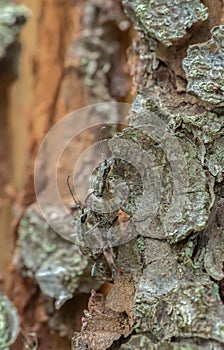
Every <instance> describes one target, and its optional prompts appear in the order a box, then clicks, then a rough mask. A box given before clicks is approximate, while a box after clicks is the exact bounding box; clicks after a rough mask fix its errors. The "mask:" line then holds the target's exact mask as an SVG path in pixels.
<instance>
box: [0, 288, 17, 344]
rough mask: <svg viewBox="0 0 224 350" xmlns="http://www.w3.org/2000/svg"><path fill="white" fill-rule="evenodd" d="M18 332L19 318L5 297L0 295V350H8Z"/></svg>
mask: <svg viewBox="0 0 224 350" xmlns="http://www.w3.org/2000/svg"><path fill="white" fill-rule="evenodd" d="M19 331H20V328H19V318H18V315H17V311H16V309H15V307H14V305H13V304H12V303H11V302H10V301H9V299H8V298H7V297H6V296H5V295H0V350H3V349H4V350H7V349H9V346H10V345H12V344H13V343H14V342H15V340H16V338H17V335H18V333H19Z"/></svg>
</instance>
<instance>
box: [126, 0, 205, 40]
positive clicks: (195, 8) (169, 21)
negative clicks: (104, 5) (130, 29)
mask: <svg viewBox="0 0 224 350" xmlns="http://www.w3.org/2000/svg"><path fill="white" fill-rule="evenodd" d="M122 3H123V6H124V9H125V11H126V12H127V14H128V15H129V17H130V18H131V19H132V20H133V21H134V23H136V24H138V26H140V27H141V29H142V30H143V31H144V33H145V34H147V35H150V36H152V37H153V38H156V39H157V40H158V41H160V42H162V43H163V44H164V45H166V46H170V45H172V44H173V43H175V41H178V40H179V39H181V38H183V37H184V36H185V35H186V31H187V29H188V28H190V27H191V26H192V25H193V24H194V23H196V22H199V21H204V20H206V19H207V17H208V12H207V8H206V7H205V6H204V5H203V4H202V3H201V2H200V1H198V0H188V1H184V0H178V1H172V0H171V1H164V0H162V1H161V0H160V1H155V0H150V1H146V0H144V1H141V0H131V1H130V0H122Z"/></svg>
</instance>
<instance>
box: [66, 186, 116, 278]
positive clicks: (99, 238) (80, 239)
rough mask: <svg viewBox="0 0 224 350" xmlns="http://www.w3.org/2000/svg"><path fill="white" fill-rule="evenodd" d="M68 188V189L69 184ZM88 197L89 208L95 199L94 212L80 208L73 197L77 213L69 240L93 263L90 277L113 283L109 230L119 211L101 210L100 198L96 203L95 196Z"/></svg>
mask: <svg viewBox="0 0 224 350" xmlns="http://www.w3.org/2000/svg"><path fill="white" fill-rule="evenodd" d="M68 186H69V189H70V185H69V183H68ZM70 192H71V190H70ZM71 193H72V192H71ZM72 196H73V194H72ZM88 197H89V200H90V197H91V201H90V202H91V203H90V206H93V199H95V209H94V210H93V209H91V207H88V206H86V207H81V206H80V205H79V204H78V203H77V201H76V199H75V198H74V196H73V199H74V201H75V203H76V206H77V208H78V213H77V215H76V216H75V217H74V219H73V225H74V231H75V233H74V234H72V235H71V239H72V240H73V241H74V242H75V243H77V244H78V245H79V246H80V250H81V252H82V253H83V255H85V256H87V257H88V258H89V260H90V261H91V262H93V263H94V265H93V268H92V272H91V276H92V277H93V278H95V279H98V280H102V281H108V282H113V276H114V273H115V264H114V261H115V260H114V253H113V250H112V247H111V245H110V230H111V227H113V225H114V224H115V222H116V221H117V218H118V215H119V211H118V210H114V211H111V208H109V207H108V206H107V209H106V208H104V209H103V204H104V203H103V201H102V198H100V201H98V199H97V197H96V196H88ZM88 197H87V198H88ZM108 211H109V212H108Z"/></svg>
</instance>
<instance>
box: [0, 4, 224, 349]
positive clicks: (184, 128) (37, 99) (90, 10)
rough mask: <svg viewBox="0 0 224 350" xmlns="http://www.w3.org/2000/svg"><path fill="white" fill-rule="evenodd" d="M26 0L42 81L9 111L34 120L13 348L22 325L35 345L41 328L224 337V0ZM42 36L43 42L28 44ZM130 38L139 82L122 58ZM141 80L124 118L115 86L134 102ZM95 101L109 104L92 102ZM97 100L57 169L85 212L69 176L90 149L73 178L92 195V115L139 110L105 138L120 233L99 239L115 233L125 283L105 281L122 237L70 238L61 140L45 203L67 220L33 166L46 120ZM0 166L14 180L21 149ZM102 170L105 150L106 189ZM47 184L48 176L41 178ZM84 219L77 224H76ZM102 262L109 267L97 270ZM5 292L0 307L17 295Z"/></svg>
mask: <svg viewBox="0 0 224 350" xmlns="http://www.w3.org/2000/svg"><path fill="white" fill-rule="evenodd" d="M24 3H25V1H24ZM28 3H30V6H31V7H32V10H33V18H32V20H31V24H32V26H31V27H30V28H32V33H33V35H32V37H31V38H30V37H29V35H27V36H26V35H25V34H24V37H23V38H22V44H23V45H24V47H23V46H22V47H23V50H24V51H23V50H22V57H21V59H22V62H26V64H27V67H29V68H28V71H29V73H28V75H29V79H28V80H29V81H28V82H27V81H25V86H26V88H27V86H29V87H30V91H31V92H29V94H28V91H27V95H28V96H29V102H28V104H27V102H26V100H25V98H26V94H24V95H25V97H24V99H23V98H22V101H23V102H22V103H21V104H20V105H17V104H16V107H17V108H16V107H12V109H11V115H15V110H16V112H17V113H18V115H22V116H24V115H26V118H27V120H28V128H27V129H28V133H27V134H28V136H27V137H28V142H27V147H26V148H25V147H24V151H25V150H26V152H27V153H26V154H27V155H28V156H27V158H28V159H27V160H26V169H27V171H26V173H25V174H24V175H23V176H22V175H21V173H22V171H21V170H20V171H19V172H20V176H19V178H18V177H16V176H15V178H14V179H13V180H12V184H11V186H8V187H7V196H8V197H10V196H11V198H13V200H14V202H15V203H14V208H15V218H14V222H13V225H14V228H15V235H16V242H15V253H14V260H13V266H12V268H11V270H12V273H13V277H12V282H11V286H10V288H9V292H8V294H9V296H10V298H11V299H12V300H13V302H14V305H15V306H16V308H17V311H18V314H19V317H20V320H21V328H22V333H21V334H20V336H19V337H18V338H17V341H16V342H15V344H14V345H13V347H12V349H15V350H19V349H23V348H24V349H25V345H22V341H26V346H27V347H26V349H27V348H28V349H31V350H34V349H36V348H37V346H36V345H35V344H33V345H30V347H28V343H31V341H35V337H36V338H37V340H38V349H68V348H69V347H70V341H71V339H72V345H71V347H72V350H84V349H90V350H91V349H92V350H104V349H126V350H127V349H133V350H134V349H150V350H153V349H164V350H165V349H166V350H168V349H173V350H174V349H175V350H177V349H178V350H181V349H185V350H187V349H192V350H202V349H203V350H204V349H206V350H210V349H215V350H216V349H217V350H221V349H223V347H224V329H223V324H224V316H223V315H224V306H223V302H224V269H223V266H224V240H223V234H224V219H223V218H224V177H223V176H224V130H223V125H224V115H223V105H224V94H223V91H224V80H223V77H224V67H223V59H224V51H223V42H224V34H223V33H224V29H223V26H222V23H223V18H222V16H223V8H224V5H223V3H222V1H219V0H214V1H206V0H205V1H203V4H202V2H201V1H198V0H189V1H182V0H179V1H159V0H158V1H139V0H130V1H126V0H122V6H123V8H122V6H121V3H120V2H119V1H112V0H111V1H110V0H109V1H101V0H88V1H84V2H83V1H76V2H75V3H74V2H73V1H67V0H42V1H40V2H38V6H37V5H36V4H34V2H32V1H30V2H27V5H29V4H28ZM125 13H126V15H127V16H128V17H126V15H125ZM128 18H129V19H128ZM131 22H132V23H133V26H134V28H135V30H136V32H135V34H133V31H132V30H131ZM28 28H29V27H28ZM24 33H25V32H24ZM133 37H134V38H133ZM130 38H132V43H131V42H130ZM30 40H33V41H34V44H33V47H32V50H30V51H29V50H28V51H27V49H26V45H27V46H29V42H30ZM129 45H131V47H130V48H129V50H128V54H127V56H128V61H129V72H131V75H132V85H130V80H129V77H128V75H127V67H126V66H127V57H126V53H125V52H126V49H127V47H128V46H129ZM24 52H25V54H24ZM23 55H25V56H23ZM31 62H32V70H31V68H30V66H31ZM22 69H23V66H21V72H24V71H23V70H22ZM10 71H11V69H10ZM24 76H26V74H25V75H23V74H22V79H24ZM8 81H9V78H8V77H7V79H6V82H5V81H4V80H2V82H1V89H2V90H3V91H5V90H4V89H5V86H6V87H7V84H8ZM17 84H18V85H17V86H16V84H15V86H14V88H13V89H14V90H13V91H12V93H11V101H12V105H13V101H14V103H15V100H17V96H18V92H20V90H22V89H21V88H20V85H19V84H20V79H19V80H18V82H17ZM130 91H131V92H132V95H133V103H132V105H131V109H130V111H129V115H127V114H126V117H128V118H126V120H124V118H123V117H121V115H122V113H120V112H119V109H118V108H117V106H116V105H114V104H108V102H115V101H118V102H130V96H129V93H130ZM1 96H3V95H1ZM19 96H20V97H21V96H22V95H19ZM98 102H104V104H103V105H96V106H94V107H92V105H94V104H95V103H98ZM88 104H90V105H91V106H90V109H89V110H88V113H87V119H85V118H86V115H82V114H81V115H80V118H79V119H77V118H76V121H77V130H78V129H81V128H82V126H83V123H86V124H84V127H85V128H86V131H85V133H83V134H80V135H79V136H78V137H77V138H74V140H73V141H72V142H71V143H70V144H69V145H68V147H67V148H66V150H65V152H64V153H63V157H62V160H61V163H60V164H59V166H58V183H57V185H58V190H59V192H60V196H61V198H62V201H63V203H65V205H66V206H67V207H68V208H71V210H73V212H74V215H75V216H76V223H80V216H78V217H77V215H81V214H80V213H79V210H78V211H77V208H72V205H71V201H70V197H69V193H68V189H67V188H66V181H65V179H66V176H67V175H68V174H70V173H71V171H72V169H71V164H75V163H77V162H78V161H79V162H80V163H79V167H78V168H77V169H76V173H75V177H76V182H75V185H76V188H78V193H79V195H80V197H81V198H85V197H86V195H87V190H88V188H89V181H90V178H91V170H92V169H93V168H94V167H95V166H96V165H97V164H99V163H100V162H101V160H100V158H99V156H98V153H96V150H93V151H92V153H91V157H90V158H89V159H88V160H87V161H86V160H85V157H84V156H83V157H82V159H81V161H80V160H79V159H78V158H79V156H80V155H84V153H85V152H84V151H85V150H86V149H87V148H88V147H89V146H90V145H91V144H93V143H94V142H95V141H97V138H98V136H97V132H98V131H97V130H98V128H96V127H91V128H90V127H89V125H92V124H91V120H92V119H93V120H94V121H95V123H96V124H101V125H102V124H104V123H105V124H109V123H111V124H112V123H114V124H119V123H124V122H125V123H127V124H128V125H126V127H125V128H123V130H119V131H120V133H119V134H116V133H115V129H114V128H111V129H109V133H111V134H112V135H113V134H114V133H115V135H114V136H113V137H112V138H111V140H110V141H109V142H108V146H109V148H110V151H111V155H112V158H111V160H110V161H111V164H113V166H111V168H110V172H109V175H108V176H107V177H106V181H104V182H103V185H105V191H104V193H103V194H102V195H101V197H103V198H104V196H105V197H106V196H109V197H110V196H111V195H112V194H113V193H114V192H113V191H115V190H116V189H117V188H118V197H119V194H120V197H121V198H120V199H119V202H117V203H119V211H118V210H117V211H115V214H114V215H115V216H116V215H118V216H119V218H118V220H117V221H118V223H119V225H114V226H113V225H112V227H111V228H110V230H108V226H106V231H109V233H108V234H107V236H106V240H105V242H103V243H105V244H108V245H110V244H112V245H115V246H116V247H115V248H114V252H113V254H114V256H113V258H114V257H115V255H116V258H115V259H114V260H115V262H114V264H115V269H114V270H115V271H114V272H115V273H114V278H113V279H114V280H113V283H104V284H103V282H102V281H103V277H105V276H103V275H102V273H105V265H107V262H108V261H109V262H110V261H111V260H112V255H111V252H108V249H105V250H104V253H105V254H104V255H103V254H102V251H101V253H100V254H98V255H97V254H96V250H95V251H94V249H93V244H92V242H93V241H92V238H91V237H95V236H94V235H93V234H90V235H88V232H87V235H86V236H85V239H86V243H87V244H86V245H87V247H82V249H81V250H80V249H79V248H78V246H77V245H75V244H73V242H71V239H70V236H71V223H70V221H68V220H67V217H61V215H60V212H59V208H58V207H57V205H56V203H54V202H53V203H52V198H54V193H53V192H54V191H55V188H54V187H53V186H52V185H51V184H52V176H54V173H53V170H52V169H54V166H55V164H54V163H55V158H54V155H53V154H48V157H47V158H46V159H44V161H43V160H42V162H41V163H40V169H41V170H42V174H41V175H42V176H41V181H40V184H39V187H38V189H37V190H38V191H37V192H38V194H39V193H47V196H46V202H47V203H48V204H49V205H48V207H47V208H48V210H49V212H50V213H51V214H52V216H54V217H56V221H57V225H58V227H59V228H60V232H61V233H62V234H61V235H60V236H59V235H58V234H57V233H56V232H55V231H54V230H53V229H52V228H51V227H49V225H48V224H47V223H46V222H45V220H44V219H43V217H42V215H41V213H40V210H39V208H38V206H37V204H36V203H34V202H35V191H34V181H33V177H34V169H33V166H34V162H35V159H36V156H37V151H38V149H39V147H40V145H41V143H42V141H43V138H44V136H45V135H46V133H47V131H49V130H50V129H51V127H52V126H53V125H54V124H55V123H56V122H58V121H60V122H62V121H63V117H64V116H65V115H66V114H67V113H69V112H71V111H73V110H74V109H77V108H80V107H82V106H86V105H88ZM0 106H1V110H3V112H2V113H1V114H2V115H3V116H4V117H3V118H2V120H3V122H2V127H1V130H3V131H2V132H3V133H4V132H5V130H6V129H7V128H6V127H5V121H6V119H7V113H6V107H5V104H4V103H1V105H0ZM4 109H5V110H4ZM91 118H92V119H91ZM17 123H18V122H17ZM11 124H12V126H11V128H12V129H13V128H14V132H13V133H12V135H13V136H14V137H13V140H15V141H14V142H13V144H12V150H13V151H12V152H13V154H12V156H11V158H12V166H13V167H15V165H16V161H15V160H16V154H17V153H16V145H18V142H19V140H20V138H21V135H19V136H18V135H17V133H16V132H15V128H16V125H18V124H16V123H15V118H13V117H11ZM63 132H64V133H62V136H61V137H65V138H66V137H67V134H66V132H67V130H63ZM2 140H3V141H1V142H3V144H4V147H6V142H5V141H4V138H3V139H2ZM59 143H60V140H59ZM55 147H56V146H55ZM47 151H48V150H47V148H46V152H47ZM0 156H1V155H0ZM24 158H25V157H24ZM113 158H116V162H115V161H113ZM5 160H6V158H5V157H1V158H0V161H1V162H5ZM23 161H24V159H23ZM24 162H25V161H24ZM4 169H6V170H5V174H4V173H3V174H2V177H1V182H2V184H3V185H4V184H5V183H6V182H7V177H8V173H9V164H7V165H6V166H4ZM104 171H105V162H104V163H101V164H100V166H99V167H98V169H97V170H96V171H95V173H94V174H95V178H94V180H93V181H92V186H93V187H94V186H95V188H96V192H97V191H99V186H98V182H100V181H103V180H105V176H104V174H105V173H104ZM101 172H102V174H103V176H101ZM15 173H16V172H15ZM117 182H119V183H118V185H117ZM13 186H15V189H16V190H17V189H18V190H19V192H20V193H19V194H17V193H16V190H15V189H13ZM46 188H49V189H50V190H48V192H44V191H45V190H46ZM127 188H128V197H127V198H126V197H125V195H126V192H125V191H126V189H127ZM119 191H120V192H119ZM0 196H1V198H2V197H3V196H2V193H0ZM96 197H97V196H96ZM124 198H125V200H124ZM2 203H3V202H2ZM0 204H1V203H0ZM3 204H4V203H3ZM3 208H4V206H3ZM93 213H94V211H92V212H91V211H90V214H91V215H92V214H93ZM99 217H100V215H98V216H97V215H96V217H95V222H94V223H97V220H100V219H99ZM106 218H108V215H107V216H106ZM77 225H78V224H77ZM101 226H103V225H101ZM103 229H104V230H102V232H105V227H103ZM76 230H77V232H75V231H76ZM74 232H75V233H77V235H78V226H75V227H74ZM94 234H95V231H94ZM82 235H83V233H82ZM64 238H66V239H69V240H70V241H68V240H65V239H64ZM82 238H83V236H82ZM96 238H99V237H98V236H97V234H96ZM102 240H103V239H102ZM97 243H98V241H97ZM91 247H92V249H89V248H91ZM84 248H85V249H84ZM86 248H88V249H86ZM104 248H105V245H104ZM94 254H95V255H94ZM93 262H95V264H94V269H95V270H94V273H95V275H97V276H98V275H99V276H101V277H100V281H98V280H94V279H92V278H91V277H90V273H91V268H92V265H93ZM107 268H108V266H107ZM109 273H111V271H109ZM105 279H106V278H105ZM69 299H70V300H69ZM4 302H5V299H4V300H3V301H2V304H0V307H1V309H0V312H1V311H2V310H3V311H4V310H5V309H4ZM7 305H8V306H7V307H8V309H10V304H7ZM83 309H85V311H84V312H83ZM13 310H14V309H13V307H11V312H13ZM3 311H2V314H3ZM4 312H5V311H4ZM5 313H6V312H5ZM14 316H15V315H14ZM0 331H2V329H1V330H0ZM3 331H4V330H3ZM30 332H31V333H32V335H29V333H30ZM74 332H75V333H74ZM35 346H36V347H35Z"/></svg>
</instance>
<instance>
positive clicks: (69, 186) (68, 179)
mask: <svg viewBox="0 0 224 350" xmlns="http://www.w3.org/2000/svg"><path fill="white" fill-rule="evenodd" d="M70 177H71V176H70V175H68V176H67V186H68V189H69V192H70V194H71V196H72V199H73V201H74V203H75V205H76V206H77V208H78V209H81V207H80V205H79V203H78V201H77V200H76V199H75V196H74V193H73V192H72V188H71V185H70Z"/></svg>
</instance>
